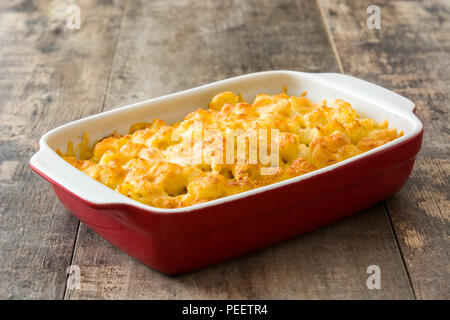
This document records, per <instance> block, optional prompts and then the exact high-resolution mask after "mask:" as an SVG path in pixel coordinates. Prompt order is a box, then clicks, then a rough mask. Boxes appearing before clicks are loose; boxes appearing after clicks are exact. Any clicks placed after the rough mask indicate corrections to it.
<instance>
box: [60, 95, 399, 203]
mask: <svg viewBox="0 0 450 320" xmlns="http://www.w3.org/2000/svg"><path fill="white" fill-rule="evenodd" d="M196 129H197V130H196ZM261 129H262V131H261ZM272 129H276V130H277V132H276V133H277V136H276V143H277V146H278V154H277V156H278V159H279V163H278V165H277V166H275V167H274V168H273V172H272V173H271V174H263V173H262V171H261V168H265V167H269V166H270V165H271V164H270V163H267V161H266V162H265V161H263V158H261V156H260V154H259V153H258V152H260V151H261V150H260V149H261V148H263V147H262V146H264V148H267V150H266V151H267V154H269V155H270V154H271V151H272V148H273V146H272V145H271V144H270V136H271V134H272V135H274V133H273V132H274V131H272ZM264 130H266V131H264ZM249 132H256V135H257V137H258V138H259V137H260V136H261V135H262V133H264V132H267V137H266V138H267V139H268V140H267V144H266V145H263V144H261V143H260V142H259V140H258V143H257V145H256V149H251V146H250V142H249V134H248V133H249ZM196 134H200V137H201V139H197V140H196V138H195V135H196ZM230 134H232V138H231V140H233V142H234V143H233V145H228V144H227V141H228V140H227V139H228V138H229V135H230ZM402 134H403V133H402V132H400V133H397V130H396V129H395V128H394V129H392V128H388V122H387V120H385V121H383V122H381V123H377V122H376V121H375V120H373V119H368V118H363V117H361V116H359V115H358V114H357V113H356V111H355V110H354V109H353V108H352V107H351V105H350V104H349V103H348V102H345V101H343V100H336V101H334V102H332V103H328V104H327V103H326V101H323V102H321V103H318V104H316V103H313V102H312V101H310V100H309V99H308V98H306V97H305V96H304V94H302V95H301V96H298V97H297V96H288V95H287V94H286V93H280V94H277V95H267V94H259V95H257V97H256V98H255V100H254V102H253V103H252V104H250V103H247V102H245V101H243V99H242V97H241V96H240V95H239V96H238V95H236V94H234V93H232V92H229V91H227V92H222V93H219V94H217V95H216V96H214V97H213V98H212V100H211V102H210V103H209V108H208V109H198V110H196V111H194V112H191V113H190V114H188V115H187V116H186V117H185V119H184V120H183V121H181V122H177V123H175V124H173V125H168V124H166V123H164V122H163V121H162V120H158V119H155V120H154V121H153V122H152V123H137V124H135V125H133V126H132V127H131V128H130V132H129V134H127V135H120V134H117V133H116V132H114V133H113V134H112V135H110V136H108V137H106V138H104V139H102V140H101V141H99V142H97V143H96V144H95V145H94V148H93V149H90V148H88V147H87V134H85V136H84V141H83V142H82V143H81V145H80V147H81V148H80V151H81V152H80V159H81V160H78V159H76V158H75V156H74V152H73V149H72V148H73V147H72V146H70V145H69V148H68V152H67V154H65V155H63V157H64V159H65V160H66V161H68V162H69V163H70V164H72V165H73V166H75V167H76V168H78V169H79V170H81V171H82V172H84V173H86V174H87V175H89V176H91V177H92V178H94V179H96V180H97V181H99V182H101V183H103V184H105V185H106V186H108V187H109V188H111V189H113V190H115V191H117V192H120V193H121V194H123V195H125V196H127V197H130V198H132V199H135V200H137V201H140V202H142V203H144V204H148V205H150V206H153V207H160V208H179V207H186V206H190V205H193V204H197V203H202V202H205V201H209V200H213V199H217V198H221V197H225V196H228V195H232V194H236V193H239V192H243V191H247V190H251V189H254V188H257V187H260V186H264V185H268V184H271V183H274V182H277V181H281V180H285V179H289V178H292V177H295V176H299V175H302V174H305V173H308V172H311V171H314V170H317V169H319V168H323V167H325V166H329V165H331V164H334V163H337V162H339V161H342V160H345V159H347V158H350V157H353V156H356V155H358V154H360V153H363V152H366V151H368V150H371V149H373V148H376V147H378V146H381V145H383V144H385V143H387V142H389V141H392V140H394V139H396V138H397V137H399V136H401V135H402ZM239 139H241V140H239ZM231 140H230V141H231ZM239 141H241V142H243V145H244V155H245V157H244V158H240V159H239V156H238V155H237V154H238V152H237V149H238V145H239V143H238V142H239ZM227 147H228V150H227ZM230 148H233V150H232V152H231V159H230V156H229V154H228V153H229V151H230V150H229V149H230ZM187 149H189V150H191V151H190V153H189V152H187ZM192 150H193V151H192ZM250 150H253V151H254V152H256V153H257V154H258V156H257V157H256V161H253V162H252V161H251V160H250V156H249V155H250V153H251V151H250ZM241 151H242V150H241ZM227 156H228V158H227ZM193 158H195V159H196V162H193V161H192V159H193ZM230 160H231V161H230ZM254 160H255V159H254ZM272 166H273V164H272Z"/></svg>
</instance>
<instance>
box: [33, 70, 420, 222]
mask: <svg viewBox="0 0 450 320" xmlns="http://www.w3.org/2000/svg"><path fill="white" fill-rule="evenodd" d="M283 86H286V87H287V92H288V94H289V95H300V94H301V93H302V92H303V91H307V92H308V94H307V97H308V98H309V99H311V100H312V101H314V102H319V101H322V100H324V99H325V100H328V101H332V100H335V99H343V100H346V101H348V102H350V103H351V104H352V106H353V107H354V108H355V109H356V110H357V112H359V113H360V114H364V115H365V116H366V117H370V118H373V119H375V120H377V121H382V120H384V119H387V120H389V126H390V127H396V128H397V129H399V130H403V132H404V136H403V137H401V138H399V139H397V140H395V141H392V142H390V143H388V144H386V145H384V146H381V147H379V148H376V149H374V150H371V151H369V152H366V153H364V154H362V155H359V156H357V157H354V158H351V159H347V160H345V161H343V162H340V163H337V164H334V165H332V166H329V167H326V168H323V169H320V170H317V171H314V172H311V173H308V174H305V175H303V176H300V177H295V178H292V179H289V180H285V181H282V182H278V183H275V184H272V185H269V186H265V187H261V188H257V189H254V190H251V191H247V192H243V193H240V194H236V195H233V196H229V197H225V198H221V199H217V200H213V201H209V202H207V203H203V204H198V205H193V206H190V207H186V208H180V209H160V208H153V207H150V206H147V205H144V204H142V203H139V202H137V201H135V200H132V199H129V198H127V197H125V196H123V195H121V194H119V193H117V192H115V191H113V190H111V189H109V188H107V187H106V186H104V185H102V184H101V183H99V182H97V181H95V180H94V179H92V178H90V177H89V176H87V175H85V174H84V173H82V172H81V171H78V170H77V169H76V168H74V167H72V166H71V165H70V164H68V163H67V162H65V161H64V160H63V159H62V158H60V157H59V156H58V155H57V154H56V153H55V152H54V150H56V149H57V148H59V149H60V150H62V151H65V150H66V146H67V142H68V141H69V140H72V141H73V142H74V143H75V144H76V143H77V142H79V139H80V136H81V134H82V133H83V132H86V131H87V132H89V136H90V141H91V142H94V141H97V140H99V139H101V138H103V137H105V136H107V135H109V134H111V133H112V132H113V131H114V130H117V131H118V132H119V133H122V134H124V133H128V129H129V127H130V126H131V125H132V124H134V123H137V122H143V121H145V122H151V121H152V120H153V119H154V118H158V119H162V120H164V121H165V122H167V123H173V122H176V121H179V120H182V119H183V118H184V117H185V116H186V114H187V113H189V112H191V111H194V110H196V109H198V108H206V107H207V105H208V102H209V101H210V100H211V98H212V97H213V96H214V95H215V94H217V93H219V92H222V91H226V90H229V91H233V92H236V93H238V92H239V93H241V94H242V95H243V96H244V98H245V100H246V101H249V102H251V101H253V99H254V98H255V96H256V94H258V93H269V94H276V93H280V92H281V91H282V88H283ZM413 109H414V103H413V102H412V101H410V100H408V99H406V98H404V97H402V96H400V95H398V94H396V93H394V92H392V91H389V90H387V89H384V88H382V87H379V86H376V85H374V84H371V83H368V82H366V81H363V80H360V79H357V78H353V77H350V76H345V75H342V74H334V73H319V74H312V73H303V72H295V71H267V72H259V73H253V74H248V75H244V76H239V77H235V78H231V79H227V80H222V81H218V82H214V83H211V84H207V85H204V86H201V87H198V88H194V89H189V90H186V91H182V92H178V93H174V94H171V95H167V96H163V97H159V98H155V99H150V100H146V101H143V102H139V103H135V104H132V105H129V106H126V107H122V108H117V109H114V110H112V111H108V112H104V113H100V114H97V115H94V116H90V117H87V118H84V119H81V120H78V121H74V122H71V123H69V124H66V125H63V126H61V127H59V128H56V129H54V130H51V131H50V132H48V133H47V134H45V135H44V136H43V137H42V138H41V140H40V147H41V150H40V151H39V152H38V153H37V154H36V155H34V156H33V158H32V159H31V161H30V163H31V164H32V165H33V166H34V167H35V168H36V169H38V170H39V171H41V172H42V173H44V174H45V175H47V176H48V177H49V178H51V179H53V180H54V181H56V182H57V183H59V184H60V185H62V186H64V187H65V188H67V189H69V190H71V191H72V192H74V193H76V194H77V195H78V196H80V197H81V198H83V199H85V200H87V201H89V202H92V203H97V204H106V203H128V204H132V205H134V206H138V207H142V208H145V209H151V211H152V212H155V211H156V212H173V213H175V212H182V211H191V210H195V209H198V208H200V207H204V206H210V205H215V204H218V203H222V202H224V201H232V200H234V199H237V198H241V197H245V196H247V195H248V194H253V193H256V192H263V191H265V190H268V189H272V188H276V187H279V186H281V185H285V184H288V183H292V182H296V181H299V180H302V179H305V178H307V177H310V176H311V175H315V174H318V173H320V172H323V171H328V170H332V169H333V168H335V167H337V166H340V165H343V164H345V163H347V162H350V161H352V160H354V159H357V158H359V157H364V156H367V155H369V154H372V153H374V152H378V151H380V150H382V149H383V148H386V147H388V146H391V145H393V144H397V143H400V142H401V141H404V140H406V139H408V138H409V137H411V136H412V135H414V134H417V133H418V132H419V131H420V130H421V129H422V124H421V122H420V121H419V120H418V119H417V117H416V116H415V115H414V113H413Z"/></svg>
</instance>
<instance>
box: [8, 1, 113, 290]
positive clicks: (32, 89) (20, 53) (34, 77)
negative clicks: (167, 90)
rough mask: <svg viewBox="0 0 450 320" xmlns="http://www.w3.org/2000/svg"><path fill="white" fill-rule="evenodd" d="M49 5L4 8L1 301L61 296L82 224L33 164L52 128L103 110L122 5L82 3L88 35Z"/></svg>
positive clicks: (16, 4) (37, 3)
mask: <svg viewBox="0 0 450 320" xmlns="http://www.w3.org/2000/svg"><path fill="white" fill-rule="evenodd" d="M49 3H50V2H49V1H33V2H19V1H10V2H7V3H5V2H2V4H1V6H0V43H1V46H0V74H1V77H0V112H1V115H2V116H1V117H0V198H1V199H0V248H1V250H0V284H1V285H0V299H35V298H39V299H61V298H63V296H64V290H65V285H66V278H67V274H66V268H67V266H68V265H69V264H70V262H71V258H72V253H73V248H74V242H75V237H76V233H77V228H78V221H77V220H76V219H75V218H73V217H72V215H70V214H69V213H68V212H67V211H66V210H65V209H64V208H63V207H62V205H61V204H60V203H59V201H58V200H57V199H56V197H55V195H54V193H53V190H52V189H51V187H50V185H49V184H47V183H45V182H44V181H43V180H42V179H41V178H40V177H38V176H37V175H36V174H34V173H33V172H32V170H31V169H30V167H29V166H28V160H29V159H30V157H31V156H32V154H33V153H35V152H36V151H37V149H38V139H39V137H40V136H41V135H42V134H44V133H45V132H46V131H48V130H49V129H51V128H53V127H55V126H58V125H61V124H63V123H66V122H69V121H72V120H75V119H77V118H80V117H84V116H87V115H89V114H93V113H97V112H99V111H100V110H101V108H102V104H103V98H104V93H105V90H106V85H107V79H108V74H109V71H110V66H111V62H112V53H113V52H114V50H115V46H114V43H115V42H116V41H115V39H116V38H117V35H118V26H119V23H120V16H121V13H122V5H121V4H116V5H114V6H110V5H105V4H102V3H98V4H97V3H91V2H90V1H77V3H78V5H80V7H81V13H82V19H83V20H82V25H81V29H80V30H70V29H68V28H66V16H65V15H61V14H57V12H56V13H55V11H52V8H50V7H49Z"/></svg>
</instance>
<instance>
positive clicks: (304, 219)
mask: <svg viewBox="0 0 450 320" xmlns="http://www.w3.org/2000/svg"><path fill="white" fill-rule="evenodd" d="M283 86H286V87H287V88H288V94H290V95H294V94H296V95H299V94H300V93H301V92H303V91H305V90H306V91H307V92H308V97H309V98H310V99H311V100H313V101H321V100H323V99H327V100H334V99H338V98H340V99H344V100H347V101H349V102H350V103H351V104H352V106H353V107H354V108H355V109H356V110H357V111H358V112H361V113H363V114H364V115H365V116H367V117H370V118H374V119H375V120H377V121H381V120H383V119H388V120H389V125H390V126H391V127H396V128H398V129H399V130H403V132H404V136H402V137H400V138H398V139H396V140H395V141H392V142H390V143H388V144H386V145H383V146H381V147H378V148H376V149H373V150H371V151H369V152H366V153H364V154H361V155H359V156H356V157H353V158H350V159H347V160H345V161H342V162H339V163H337V164H334V165H331V166H329V167H326V168H323V169H320V170H317V171H314V172H311V173H308V174H305V175H302V176H299V177H295V178H292V179H289V180H285V181H282V182H278V183H275V184H272V185H268V186H264V187H261V188H258V189H254V190H251V191H247V192H243V193H240V194H236V195H233V196H229V197H225V198H221V199H217V200H213V201H209V202H206V203H202V204H197V205H193V206H190V207H186V208H179V209H160V208H154V207H150V206H147V205H144V204H142V203H139V202H137V201H134V200H132V199H129V198H127V197H125V196H123V195H121V194H119V193H117V192H115V191H113V190H111V189H109V188H108V187H106V186H104V185H103V184H101V183H99V182H97V181H95V180H94V179H92V178H90V177H89V176H87V175H85V174H84V173H82V172H81V171H79V170H77V169H76V168H74V167H72V166H71V165H70V164H69V163H67V162H66V161H64V160H63V159H62V158H61V157H59V156H58V155H57V154H56V152H55V150H56V149H57V148H59V149H61V150H64V149H65V147H66V144H67V141H68V140H72V141H74V142H75V141H77V140H79V137H80V135H81V134H82V133H83V132H85V131H88V132H89V134H90V137H91V141H96V140H98V139H100V138H102V137H104V136H106V135H108V134H110V133H111V132H112V131H113V130H115V129H116V130H117V131H118V132H120V133H127V132H128V128H129V127H130V125H132V124H134V123H136V122H141V121H151V120H152V119H154V118H160V119H162V120H164V121H166V122H169V123H172V122H175V121H179V120H182V119H183V118H184V116H185V115H186V114H187V113H188V112H191V111H193V110H196V109H197V108H199V107H203V106H206V105H207V103H208V101H209V100H210V99H211V97H212V96H214V95H215V94H216V93H218V92H221V91H225V90H230V91H234V92H240V93H242V94H243V96H244V98H245V99H246V100H247V101H252V100H253V98H254V97H255V95H256V94H257V93H262V92H264V93H269V94H275V93H279V92H280V91H281V90H282V87H283ZM414 109H415V107H414V103H413V102H411V101H410V100H408V99H406V98H404V97H402V96H400V95H398V94H396V93H394V92H391V91H389V90H387V89H384V88H381V87H379V86H377V85H374V84H371V83H368V82H366V81H363V80H359V79H357V78H353V77H350V76H346V75H342V74H334V73H319V74H312V73H304V72H294V71H268V72H259V73H253V74H248V75H243V76H239V77H235V78H231V79H227V80H223V81H218V82H214V83H211V84H207V85H204V86H201V87H198V88H194V89H190V90H186V91H182V92H178V93H174V94H170V95H167V96H163V97H159V98H155V99H150V100H146V101H143V102H139V103H135V104H132V105H129V106H126V107H122V108H118V109H114V110H112V111H108V112H104V113H101V114H97V115H94V116H90V117H87V118H84V119H81V120H78V121H74V122H71V123H69V124H66V125H63V126H61V127H59V128H56V129H54V130H51V131H50V132H48V133H47V134H45V135H44V136H43V137H42V138H41V140H40V150H39V151H38V152H37V153H36V154H35V155H34V156H33V157H32V158H31V160H30V165H31V167H32V168H33V170H35V171H36V172H37V173H38V174H39V175H41V176H42V177H43V178H44V179H46V180H47V181H49V182H50V183H51V184H52V185H53V188H54V190H55V193H56V195H57V196H58V198H59V199H60V200H61V202H62V203H63V204H64V205H65V206H66V207H67V209H68V210H69V211H71V212H72V213H73V214H74V215H75V216H76V217H77V218H78V219H80V220H81V221H82V222H83V223H84V224H86V225H87V226H88V227H90V228H91V229H93V230H94V231H95V232H97V233H98V234H100V235H101V236H102V237H104V238H105V239H107V240H108V241H110V242H111V243H112V244H113V245H115V246H117V247H118V248H120V249H122V250H123V251H125V252H126V253H128V254H129V255H131V256H133V257H135V258H136V259H138V260H140V261H142V262H143V263H145V264H147V265H149V266H151V267H153V268H155V269H157V270H159V271H161V272H163V273H166V274H177V273H182V272H186V271H191V270H194V269H197V268H201V267H205V266H207V265H211V264H214V263H218V262H221V261H224V260H227V259H230V258H233V257H236V256H239V255H242V254H244V253H247V252H250V251H252V250H256V249H259V248H263V247H265V246H268V245H270V244H273V243H276V242H279V241H282V240H286V239H288V238H291V237H294V236H296V235H299V234H302V233H305V232H308V231H311V230H313V229H316V228H318V227H321V226H324V225H327V224H329V223H332V222H334V221H337V220H339V219H342V218H344V217H347V216H349V215H351V214H353V213H356V212H358V211H360V210H363V209H365V208H367V207H369V206H372V205H373V204H375V203H377V202H379V201H382V200H383V199H386V198H387V197H389V196H391V195H392V194H394V193H395V192H397V191H398V190H399V189H400V188H401V187H402V185H403V184H404V183H405V181H406V180H407V178H408V176H409V174H410V172H411V170H412V168H413V164H414V160H415V156H416V155H417V153H418V152H419V150H420V147H421V142H422V133H423V127H422V124H421V122H420V121H419V120H418V118H417V117H416V116H415V115H414V113H413V112H414Z"/></svg>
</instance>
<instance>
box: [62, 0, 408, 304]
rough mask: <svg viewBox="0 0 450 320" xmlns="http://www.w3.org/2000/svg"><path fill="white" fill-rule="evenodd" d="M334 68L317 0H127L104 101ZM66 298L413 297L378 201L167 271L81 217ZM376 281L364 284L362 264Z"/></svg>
mask: <svg viewBox="0 0 450 320" xmlns="http://www.w3.org/2000/svg"><path fill="white" fill-rule="evenodd" d="M269 69H292V70H303V71H335V72H336V71H339V68H338V64H337V62H336V60H335V57H334V54H333V51H332V49H331V46H330V43H329V40H328V37H327V34H326V30H325V28H324V26H323V23H322V19H321V16H320V12H319V10H318V7H317V4H316V3H315V2H314V1H308V0H305V1H293V0H283V1H269V0H267V1H230V2H219V1H194V2H191V1H171V2H168V1H154V2H146V1H136V2H128V3H127V7H126V9H125V15H124V20H123V23H122V28H121V35H120V39H119V42H118V46H117V51H116V54H115V59H114V64H113V67H112V73H111V83H110V85H109V89H108V92H107V96H106V100H105V101H106V102H105V109H111V108H114V107H116V106H120V105H124V104H127V103H131V102H134V101H138V100H142V99H147V98H150V97H154V96H158V95H162V94H166V93H170V92H175V91H177V90H180V89H186V88H189V87H193V86H196V85H199V84H203V83H207V82H210V81H214V80H219V79H223V78H227V77H230V76H234V75H239V74H242V73H248V72H255V71H261V70H269ZM74 264H76V265H78V266H79V267H80V269H81V280H82V281H81V289H79V290H68V291H67V296H66V298H69V299H84V298H89V299H98V298H105V299H117V298H124V299H147V298H151V299H155V298H168V299H179V298H184V299H200V298H214V299H217V298H232V299H239V298H254V299H259V298H288V299H303V298H305V299H306V298H308V299H310V298H316V299H318V298H335V299H336V298H340V299H348V298H356V299H361V298H367V299H378V298H394V299H395V298H403V299H409V298H413V294H412V291H411V288H410V285H409V282H408V278H407V275H406V272H405V269H404V266H403V263H402V260H401V257H400V255H399V251H398V248H397V245H396V240H395V238H394V236H393V234H392V230H391V227H390V223H389V220H388V217H387V215H386V213H385V211H384V208H383V205H378V206H375V207H373V208H371V209H370V210H368V211H366V212H363V213H361V214H359V215H356V216H354V217H352V218H350V219H347V220H345V221H341V222H339V223H336V224H334V225H332V226H329V227H327V228H323V229H321V230H318V231H316V232H313V233H311V234H308V235H305V236H302V237H297V238H295V239H292V240H290V241H286V242H284V243H281V244H278V245H275V246H272V247H269V248H266V249H264V250H261V251H259V252H256V253H253V254H249V255H246V256H243V257H241V258H238V259H234V260H232V261H229V262H226V263H222V264H220V265H217V266H213V267H210V268H207V269H204V270H200V271H197V272H193V273H190V274H185V275H181V276H177V277H167V276H164V275H162V274H160V273H158V272H157V271H154V270H152V269H151V268H149V267H146V266H144V265H143V264H141V263H140V262H138V261H136V260H134V259H132V258H130V257H128V256H127V255H125V254H124V253H123V252H121V251H119V250H117V249H116V248H114V247H112V246H111V245H109V244H108V243H107V242H106V241H103V240H102V239H100V237H98V236H97V235H95V234H94V233H93V232H92V231H90V230H89V229H87V228H86V227H85V226H84V225H81V228H80V232H79V236H78V240H77V245H76V252H75V256H74ZM373 264H375V265H379V266H380V267H381V269H382V270H383V275H382V278H383V282H382V290H369V289H367V287H366V279H367V277H368V274H367V273H366V269H367V267H368V266H369V265H373Z"/></svg>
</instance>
